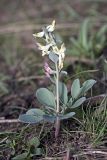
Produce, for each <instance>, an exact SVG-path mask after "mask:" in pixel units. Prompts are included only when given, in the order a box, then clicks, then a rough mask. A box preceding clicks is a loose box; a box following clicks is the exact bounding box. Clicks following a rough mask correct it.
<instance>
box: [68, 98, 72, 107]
mask: <svg viewBox="0 0 107 160" xmlns="http://www.w3.org/2000/svg"><path fill="white" fill-rule="evenodd" d="M72 103H73V99H72V97H71V98H70V100H69V102H68V106H69V107H70V106H72Z"/></svg>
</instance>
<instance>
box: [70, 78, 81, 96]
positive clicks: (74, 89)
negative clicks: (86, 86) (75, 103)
mask: <svg viewBox="0 0 107 160" xmlns="http://www.w3.org/2000/svg"><path fill="white" fill-rule="evenodd" d="M80 91H81V89H80V81H79V79H75V80H74V81H73V83H72V86H71V96H72V98H73V99H76V98H78V96H79V93H80Z"/></svg>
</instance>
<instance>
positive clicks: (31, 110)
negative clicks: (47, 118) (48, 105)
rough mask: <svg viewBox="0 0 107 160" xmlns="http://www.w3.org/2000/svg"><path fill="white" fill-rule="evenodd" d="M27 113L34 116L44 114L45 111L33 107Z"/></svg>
mask: <svg viewBox="0 0 107 160" xmlns="http://www.w3.org/2000/svg"><path fill="white" fill-rule="evenodd" d="M26 114H28V115H33V116H37V117H38V116H43V115H44V114H45V113H44V112H43V111H42V110H41V109H37V108H32V109H29V110H28V111H27V112H26Z"/></svg>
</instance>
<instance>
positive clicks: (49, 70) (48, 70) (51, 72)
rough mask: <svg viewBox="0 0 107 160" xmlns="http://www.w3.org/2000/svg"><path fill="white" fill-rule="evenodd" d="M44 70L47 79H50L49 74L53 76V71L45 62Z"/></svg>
mask: <svg viewBox="0 0 107 160" xmlns="http://www.w3.org/2000/svg"><path fill="white" fill-rule="evenodd" d="M44 70H45V74H46V76H47V77H50V74H53V70H52V69H51V68H50V67H49V65H48V63H47V62H45V65H44Z"/></svg>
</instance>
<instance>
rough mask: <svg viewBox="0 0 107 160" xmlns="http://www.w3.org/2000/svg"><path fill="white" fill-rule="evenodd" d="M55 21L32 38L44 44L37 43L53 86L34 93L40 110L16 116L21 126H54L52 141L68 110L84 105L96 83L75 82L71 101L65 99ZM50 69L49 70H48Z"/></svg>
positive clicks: (61, 48)
mask: <svg viewBox="0 0 107 160" xmlns="http://www.w3.org/2000/svg"><path fill="white" fill-rule="evenodd" d="M54 30H55V21H53V22H52V24H51V25H49V26H47V27H44V28H43V30H42V31H41V32H39V33H37V34H33V36H34V37H35V38H36V39H37V38H38V39H40V40H41V39H42V41H44V44H45V45H43V44H41V43H37V46H38V48H39V50H41V52H42V56H47V57H48V58H49V62H50V63H49V64H48V63H47V62H46V63H45V65H44V71H45V74H46V76H47V77H48V78H49V79H50V80H51V82H52V84H53V86H54V87H53V88H52V91H50V90H49V89H47V88H40V89H38V90H37V91H36V97H37V99H38V101H39V102H40V103H41V104H42V105H43V106H42V109H37V108H33V109H30V110H28V111H27V112H26V114H22V115H20V116H19V120H20V121H22V122H25V123H30V124H32V123H39V122H43V121H47V122H51V123H55V138H57V137H58V135H59V131H60V122H61V120H65V119H68V118H71V117H73V116H74V115H75V112H72V109H74V108H76V107H79V106H80V105H82V104H83V103H84V101H85V100H86V97H85V96H84V95H85V93H86V92H87V91H88V90H89V89H90V88H92V86H93V85H94V84H95V83H96V81H95V80H93V79H90V80H87V81H85V82H84V83H83V84H82V86H81V85H80V81H79V79H75V80H74V81H73V83H72V86H71V97H68V91H67V87H66V85H65V84H64V83H63V82H61V80H60V79H61V76H62V75H64V74H66V75H67V73H66V71H63V63H64V58H65V51H66V48H65V45H64V43H62V44H58V42H57V39H56V38H55V35H54V33H53V32H54ZM50 65H51V67H50Z"/></svg>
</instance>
